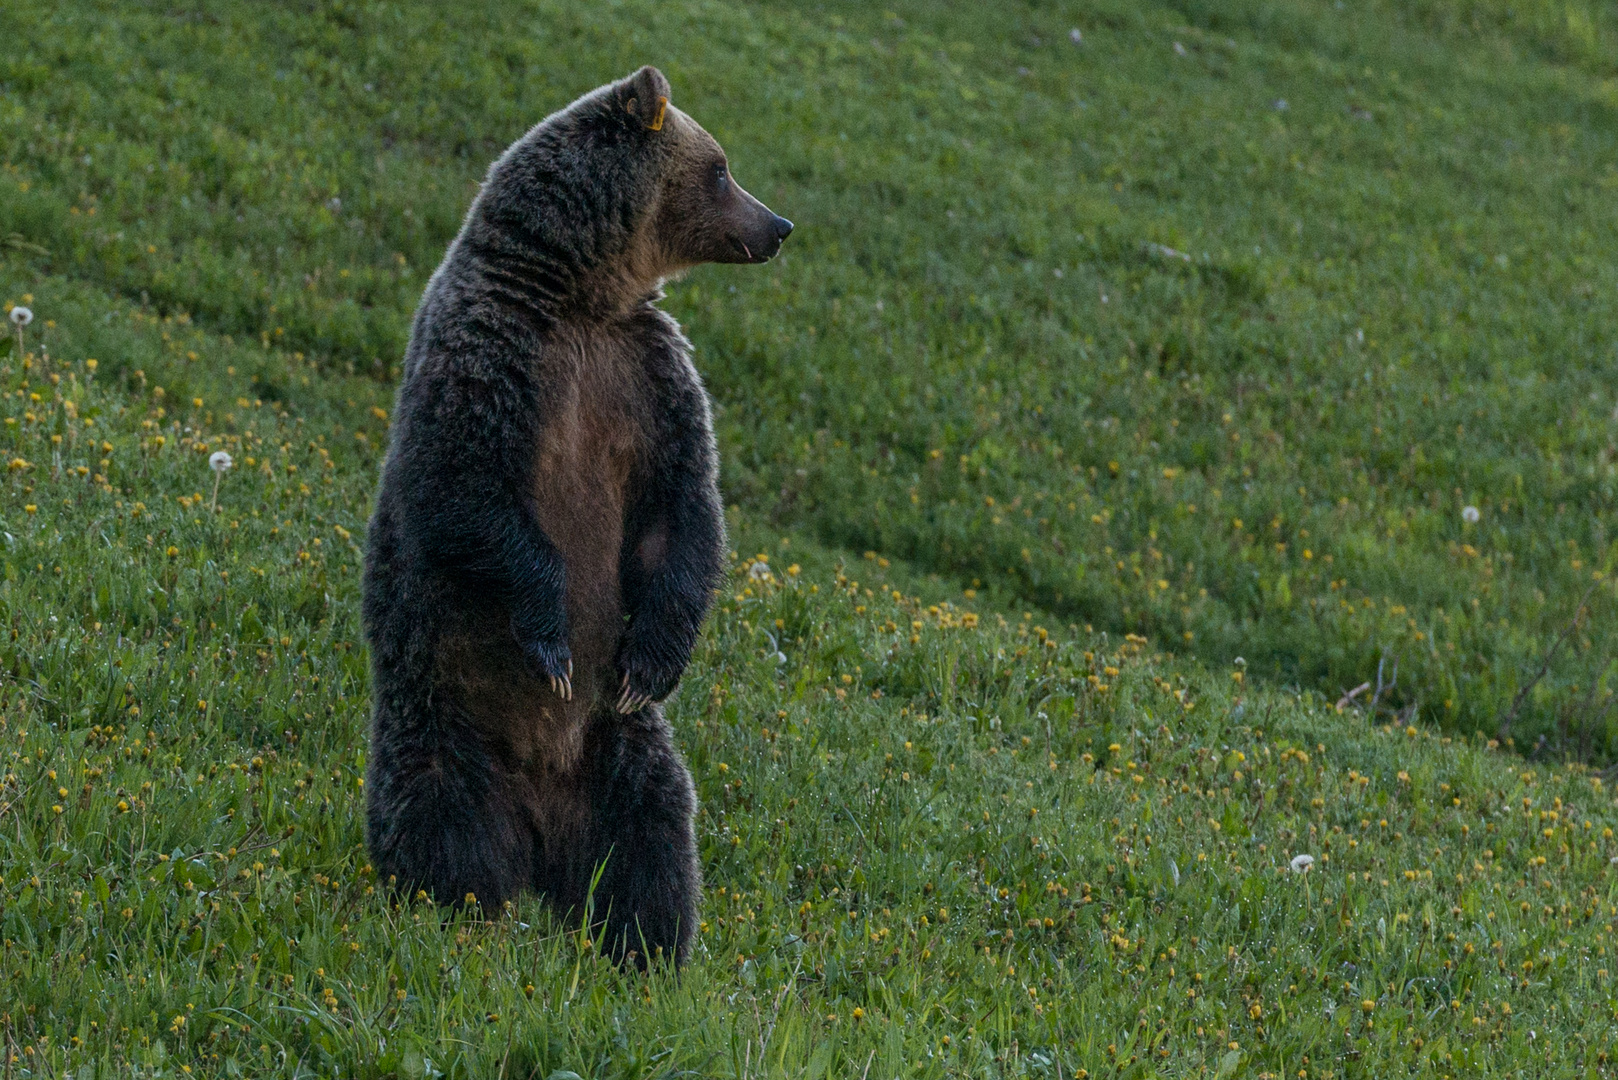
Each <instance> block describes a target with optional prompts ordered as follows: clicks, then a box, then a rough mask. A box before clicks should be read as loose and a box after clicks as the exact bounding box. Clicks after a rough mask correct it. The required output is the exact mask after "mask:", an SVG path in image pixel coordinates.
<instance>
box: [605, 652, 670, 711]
mask: <svg viewBox="0 0 1618 1080" xmlns="http://www.w3.org/2000/svg"><path fill="white" fill-rule="evenodd" d="M623 669H624V672H623V681H622V682H621V683H620V684H619V687H618V705H617V708H618V711H619V712H621V713H624V714H625V715H628V714H629V713H634V712H639V711H640V710H641V709H644V708H646V706H648V705H650V704H651V703H652V702H654V701H662V700H663V699H664V698H666V697H668V696H669V695H670V694H672V693H674V687H675V685H676V684H677V683H679V681H680V676H681V674H683V669H680V668H675V669H668V668H660V667H658V666H656V665H653V664H644V663H636V662H635V660H634V659H633V658H630V659H628V660H627V662H625V663H624V664H623Z"/></svg>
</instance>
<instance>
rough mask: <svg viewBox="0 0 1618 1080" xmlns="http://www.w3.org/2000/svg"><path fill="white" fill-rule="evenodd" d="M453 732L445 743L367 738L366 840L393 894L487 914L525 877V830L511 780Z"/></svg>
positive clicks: (528, 859) (528, 862)
mask: <svg viewBox="0 0 1618 1080" xmlns="http://www.w3.org/2000/svg"><path fill="white" fill-rule="evenodd" d="M462 737H463V738H465V739H467V741H466V742H458V745H457V746H456V747H455V748H450V747H448V746H439V747H411V748H409V749H407V750H404V751H403V752H401V751H400V750H399V749H398V748H385V747H383V746H381V745H377V744H376V743H374V744H373V757H372V762H371V768H370V777H369V779H368V780H367V783H366V789H367V799H368V807H367V819H368V820H367V829H366V831H367V834H368V836H367V840H368V846H369V847H370V850H371V858H372V860H373V862H375V864H376V870H377V873H378V875H379V877H380V878H381V880H383V881H389V882H391V883H392V885H393V886H394V887H395V888H396V889H397V890H399V891H400V893H401V894H402V895H405V896H414V895H416V894H417V892H418V891H425V892H426V893H427V894H428V895H429V896H431V897H432V898H433V899H434V900H435V901H437V902H438V903H440V904H448V905H452V906H455V907H460V906H462V905H464V904H467V903H472V902H475V903H477V904H479V905H481V906H482V907H483V908H484V909H485V910H487V911H495V910H498V909H499V908H500V906H501V905H502V904H504V903H505V901H507V900H511V899H514V898H515V897H516V896H517V894H518V893H519V892H520V891H521V890H522V889H523V887H524V886H525V885H526V884H527V882H528V879H529V877H530V875H531V867H532V862H533V846H534V845H533V833H532V828H531V826H530V825H529V823H528V817H527V813H526V811H525V809H524V802H523V799H522V797H521V792H520V790H519V788H520V786H521V784H520V781H519V780H518V779H517V778H515V777H513V776H511V775H510V774H509V773H505V772H503V771H501V770H500V769H499V768H498V767H497V766H496V765H495V764H494V763H493V762H492V761H491V760H490V758H489V756H488V755H487V754H486V753H483V752H481V750H476V751H472V752H469V750H468V747H469V744H470V745H473V746H475V745H476V744H475V742H474V741H473V740H474V739H475V736H472V735H471V733H470V732H463V733H462ZM380 742H381V740H378V741H377V743H380Z"/></svg>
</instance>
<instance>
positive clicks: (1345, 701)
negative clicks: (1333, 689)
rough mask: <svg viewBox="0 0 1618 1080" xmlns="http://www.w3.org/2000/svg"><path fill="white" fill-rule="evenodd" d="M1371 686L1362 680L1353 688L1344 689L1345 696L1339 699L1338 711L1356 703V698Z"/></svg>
mask: <svg viewBox="0 0 1618 1080" xmlns="http://www.w3.org/2000/svg"><path fill="white" fill-rule="evenodd" d="M1370 688H1371V684H1370V683H1368V682H1362V683H1360V684H1359V685H1358V686H1356V687H1355V688H1354V689H1352V690H1345V691H1343V696H1342V697H1340V698H1338V699H1337V711H1338V712H1342V711H1343V710H1344V709H1346V708H1348V707H1349V706H1350V705H1352V704H1353V703H1354V699H1355V698H1357V697H1359V696H1360V695H1361V694H1363V693H1365V691H1367V690H1369V689H1370Z"/></svg>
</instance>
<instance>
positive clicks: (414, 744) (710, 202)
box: [364, 67, 792, 963]
mask: <svg viewBox="0 0 1618 1080" xmlns="http://www.w3.org/2000/svg"><path fill="white" fill-rule="evenodd" d="M668 99H669V85H668V82H667V80H666V79H665V78H664V77H663V75H662V73H661V72H659V71H658V70H657V69H656V68H652V67H645V68H641V69H640V70H639V71H637V72H636V73H635V74H633V75H631V76H630V77H628V78H626V79H623V80H622V81H620V82H615V83H611V84H609V85H607V86H603V87H601V88H599V89H597V90H594V91H592V92H591V93H589V94H586V95H585V96H584V97H581V98H579V99H578V100H577V101H575V102H573V104H571V105H569V106H568V107H567V108H565V109H563V110H562V111H560V112H558V113H555V114H553V115H551V116H549V117H547V118H546V119H545V120H543V121H541V122H540V123H539V124H538V125H537V126H535V127H534V128H533V129H532V130H530V131H529V132H528V133H527V134H526V135H524V136H523V137H522V138H521V139H519V140H517V142H516V143H514V144H512V146H511V147H510V148H509V149H507V150H506V152H505V153H504V154H502V155H501V156H500V159H499V160H498V161H496V162H495V163H494V165H493V166H492V167H491V168H490V169H489V174H488V177H487V179H486V180H485V181H484V184H483V187H482V190H481V191H480V192H479V194H478V196H477V198H476V199H475V200H474V201H473V203H472V207H471V209H470V210H469V211H468V212H467V215H466V221H465V223H464V225H463V226H462V227H461V231H460V235H458V236H457V237H456V238H455V240H454V242H453V243H452V244H451V245H450V247H449V252H448V254H446V255H445V256H444V261H443V263H442V264H441V265H440V266H439V267H438V270H437V272H435V273H434V274H433V277H432V280H431V281H430V282H428V284H427V289H426V292H425V294H424V295H423V297H422V301H421V306H420V308H419V309H418V310H417V312H416V316H415V322H414V324H413V326H412V329H411V337H410V345H409V348H408V350H407V352H406V354H405V365H404V381H403V384H402V385H401V387H400V390H399V398H398V404H397V407H396V416H395V423H394V427H393V434H392V440H391V443H390V445H389V447H388V454H387V460H386V463H385V464H384V466H383V469H382V484H381V489H380V491H379V493H378V495H377V505H376V512H375V515H374V516H373V517H372V520H371V526H370V533H369V536H368V538H367V544H368V550H367V552H366V564H365V583H364V621H365V634H366V638H367V641H368V642H369V644H370V649H371V663H372V672H373V679H374V683H375V706H374V713H373V716H372V721H371V752H370V766H369V774H368V780H367V783H366V792H367V795H368V805H367V818H368V821H367V834H368V841H369V845H370V849H371V853H372V858H373V861H374V862H375V863H376V867H377V870H378V872H379V873H380V874H381V875H382V877H383V879H384V880H389V881H392V882H393V883H394V885H395V886H396V887H397V888H399V889H401V890H405V891H406V892H407V894H409V895H414V894H415V893H416V891H417V890H426V891H427V892H428V893H430V894H431V895H432V896H433V897H434V898H435V899H436V900H437V901H438V902H440V903H446V904H462V903H473V902H475V903H477V904H479V905H482V906H483V907H484V908H486V909H498V908H499V907H500V906H501V905H502V904H503V903H504V902H505V901H506V900H508V899H510V898H512V897H514V896H516V895H517V894H518V893H519V892H520V891H521V890H523V889H532V890H534V891H535V892H537V893H540V894H542V895H543V896H544V897H545V898H546V899H547V900H548V902H549V903H550V904H551V905H553V906H554V907H555V908H556V909H557V910H558V911H562V912H567V911H572V912H575V913H582V912H583V911H584V909H585V905H586V903H587V900H590V899H591V898H592V896H593V910H594V912H595V918H596V920H597V921H598V923H599V924H600V926H601V928H602V929H603V930H604V932H605V938H604V939H603V942H602V944H603V946H604V947H605V948H607V949H608V950H610V951H611V952H612V953H613V954H614V955H618V956H630V957H632V958H635V959H637V960H638V961H639V962H642V963H644V962H645V961H646V960H648V959H652V958H656V957H663V958H665V959H667V958H672V959H674V960H675V961H676V962H678V961H679V960H681V959H683V958H684V956H685V954H686V950H687V946H688V943H689V941H690V938H691V933H692V929H693V928H694V926H695V924H696V911H697V902H698V897H699V893H700V890H701V878H700V874H699V871H698V868H697V859H696V844H695V837H694V835H693V831H692V817H693V815H694V813H695V809H696V799H695V794H694V791H693V789H692V784H691V776H690V773H689V772H687V770H686V767H685V764H684V762H683V761H682V760H681V758H680V755H679V752H678V751H677V750H676V749H675V748H674V744H673V740H672V737H671V733H670V730H669V724H668V721H667V720H666V719H665V718H664V715H663V710H662V709H661V708H660V707H659V705H658V704H657V703H658V702H660V701H662V700H663V699H664V698H665V697H667V696H668V695H669V693H670V692H671V691H673V689H674V687H675V684H676V683H677V682H678V681H679V679H680V675H681V673H682V672H683V671H684V669H685V666H686V664H687V662H688V661H689V660H690V656H691V649H692V647H693V645H694V644H695V641H696V637H697V632H698V629H699V628H700V626H701V624H702V619H703V616H704V615H705V614H706V612H707V608H708V604H709V601H710V599H711V597H712V595H713V590H714V588H715V587H716V586H717V585H718V583H719V581H720V580H721V574H722V568H723V557H724V546H725V535H724V520H723V517H722V515H721V504H720V500H719V490H718V483H717V458H716V452H715V448H714V437H713V430H712V426H711V423H710V420H709V414H708V399H707V395H706V393H705V391H704V390H703V386H702V381H701V379H700V378H699V377H698V375H697V373H696V371H695V369H694V368H693V367H692V365H691V346H690V343H689V342H687V341H686V339H685V337H684V336H683V335H682V334H681V332H680V327H679V325H678V324H677V323H676V322H675V321H674V319H672V318H671V317H670V316H668V315H667V314H665V313H664V312H663V311H661V310H659V309H658V307H657V301H658V300H659V299H660V298H661V296H662V293H661V291H660V285H661V283H662V282H663V281H664V280H665V279H666V278H668V277H669V276H670V275H673V274H677V273H679V272H681V271H682V270H685V269H687V268H689V267H692V266H695V265H697V264H698V263H704V262H730V263H762V262H765V261H766V260H768V259H770V258H771V257H773V256H774V255H775V253H776V252H777V251H778V250H779V249H780V247H781V241H782V240H784V239H785V238H786V236H787V234H788V233H789V232H791V230H792V223H791V222H789V221H787V220H786V219H785V218H782V217H779V216H777V215H776V214H774V213H772V212H771V211H770V210H769V209H768V208H766V207H765V206H764V205H763V204H762V203H760V202H759V201H758V200H757V199H755V198H753V197H752V196H751V195H749V194H748V193H747V192H746V191H744V190H743V189H742V188H741V187H740V186H739V185H738V184H737V183H736V181H735V180H733V179H732V178H731V175H730V170H729V168H728V167H727V165H726V161H725V154H724V151H722V150H721V149H720V147H719V144H718V143H716V142H715V141H714V140H713V138H712V137H711V136H710V135H709V134H708V133H707V132H706V131H704V130H703V129H702V127H701V126H700V125H698V124H697V123H696V121H694V120H692V119H691V118H690V117H689V116H687V115H686V114H685V113H683V112H681V111H680V110H678V109H676V108H675V107H674V106H672V105H670V104H669V102H668ZM592 888H593V894H592Z"/></svg>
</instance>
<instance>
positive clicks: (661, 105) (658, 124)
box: [646, 97, 669, 131]
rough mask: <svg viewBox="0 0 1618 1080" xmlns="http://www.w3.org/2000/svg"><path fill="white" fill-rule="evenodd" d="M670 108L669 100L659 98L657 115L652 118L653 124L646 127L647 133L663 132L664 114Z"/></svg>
mask: <svg viewBox="0 0 1618 1080" xmlns="http://www.w3.org/2000/svg"><path fill="white" fill-rule="evenodd" d="M668 107H669V99H668V98H666V97H659V98H658V99H657V115H656V116H654V117H652V122H651V123H650V124H647V125H646V130H647V131H662V130H663V114H664V113H665V112H666V111H668Z"/></svg>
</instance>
